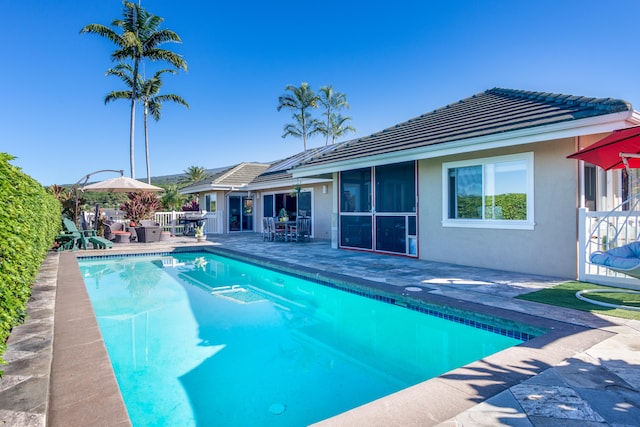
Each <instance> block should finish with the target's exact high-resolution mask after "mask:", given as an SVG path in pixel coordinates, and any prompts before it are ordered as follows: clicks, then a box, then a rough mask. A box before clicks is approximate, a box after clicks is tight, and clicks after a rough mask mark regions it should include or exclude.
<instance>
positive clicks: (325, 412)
mask: <svg viewBox="0 0 640 427" xmlns="http://www.w3.org/2000/svg"><path fill="white" fill-rule="evenodd" d="M80 266H81V270H82V273H83V275H84V277H85V283H86V285H87V289H88V291H89V294H90V297H91V300H92V304H93V305H94V310H95V312H96V316H97V317H98V322H99V324H100V328H101V331H102V334H103V337H104V339H105V343H106V345H107V349H108V352H109V356H110V359H111V362H112V365H113V367H114V371H115V373H116V376H117V378H118V382H119V385H120V388H121V391H122V394H123V397H124V400H125V403H126V404H127V408H128V411H129V414H130V417H131V420H132V422H133V424H134V425H171V426H174V425H185V426H186V425H198V424H200V425H202V424H206V423H213V424H215V425H248V424H250V425H306V424H309V423H312V422H315V421H319V420H321V419H324V418H327V417H330V416H332V415H335V414H338V413H340V412H343V411H345V410H348V409H351V408H353V407H356V406H359V405H361V404H363V403H366V402H369V401H371V400H374V399H377V398H379V397H382V396H385V395H388V394H390V393H393V392H395V391H398V390H400V389H402V388H405V387H407V386H409V385H412V384H416V383H417V382H421V381H424V380H426V379H428V378H431V377H434V376H437V375H439V374H441V373H443V372H446V371H448V370H451V369H453V368H455V367H458V366H462V365H464V364H467V363H469V362H471V361H473V360H477V359H479V358H482V357H484V356H486V355H489V354H492V353H495V352H497V351H500V350H502V349H504V348H507V347H510V346H513V345H516V344H518V343H520V342H521V340H519V339H515V338H513V337H509V336H503V335H498V334H495V333H491V332H488V331H485V330H481V329H478V328H474V327H470V326H467V325H463V324H461V323H456V322H450V321H447V320H444V319H441V318H438V317H435V316H426V315H424V314H422V313H419V312H417V311H415V310H408V309H406V308H403V307H399V306H397V305H393V304H388V303H384V302H380V301H377V300H376V299H375V295H371V298H362V296H359V295H355V294H352V293H348V292H342V291H340V290H337V289H334V288H331V287H327V286H322V285H318V284H316V283H312V282H308V281H305V280H301V279H300V278H296V277H292V276H288V275H285V274H283V273H279V272H274V271H271V270H266V269H262V268H258V267H256V266H253V265H248V264H245V263H241V262H238V261H234V260H229V259H226V258H222V257H218V256H214V255H211V254H207V253H182V254H172V255H163V256H147V257H124V258H112V259H93V260H81V261H80ZM382 299H384V298H382ZM476 326H479V327H484V326H487V325H476ZM485 329H487V328H485ZM436 347H438V348H440V349H441V351H436Z"/></svg>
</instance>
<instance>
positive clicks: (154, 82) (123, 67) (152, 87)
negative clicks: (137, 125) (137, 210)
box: [104, 63, 189, 184]
mask: <svg viewBox="0 0 640 427" xmlns="http://www.w3.org/2000/svg"><path fill="white" fill-rule="evenodd" d="M164 73H172V74H176V71H175V70H170V69H164V70H159V71H156V72H155V73H154V75H153V77H151V78H150V79H147V80H144V79H143V78H142V76H140V75H138V87H139V88H140V90H139V92H138V99H137V100H138V101H140V102H141V103H142V104H143V106H144V148H145V158H146V163H147V184H151V169H150V165H149V120H148V117H149V113H151V115H152V116H153V118H154V119H155V120H156V121H158V120H160V117H161V110H162V103H163V102H165V101H173V102H175V103H178V104H182V105H184V106H185V107H187V108H189V104H187V101H185V100H184V99H183V98H182V97H181V96H179V95H175V94H165V95H158V93H159V92H160V88H161V87H162V79H161V76H162V74H164ZM106 75H107V76H117V77H120V79H121V80H122V81H123V82H124V83H125V84H126V85H127V86H128V87H129V90H120V91H113V92H109V93H108V94H107V96H105V98H104V103H105V104H107V103H109V102H111V101H115V100H117V99H131V97H132V96H133V68H132V67H131V66H130V65H129V64H122V63H120V64H118V65H116V66H115V67H113V68H110V69H108V70H107V72H106Z"/></svg>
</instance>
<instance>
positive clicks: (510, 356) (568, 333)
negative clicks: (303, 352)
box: [0, 246, 615, 426]
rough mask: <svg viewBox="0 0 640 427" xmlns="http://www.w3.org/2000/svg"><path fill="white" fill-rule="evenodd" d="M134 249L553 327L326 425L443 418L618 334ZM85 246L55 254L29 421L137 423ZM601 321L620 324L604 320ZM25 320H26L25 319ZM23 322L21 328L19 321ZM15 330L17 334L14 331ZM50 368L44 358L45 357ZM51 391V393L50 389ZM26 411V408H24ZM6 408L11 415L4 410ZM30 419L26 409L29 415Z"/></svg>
mask: <svg viewBox="0 0 640 427" xmlns="http://www.w3.org/2000/svg"><path fill="white" fill-rule="evenodd" d="M140 249H142V248H136V253H140V254H153V253H158V252H184V251H193V250H196V249H202V250H206V251H209V252H212V253H218V254H220V255H226V256H229V255H231V257H234V256H235V257H240V258H243V257H244V258H251V259H254V260H255V259H258V260H259V261H260V262H261V263H262V262H264V263H265V264H268V265H272V266H273V267H277V268H279V269H284V270H287V269H292V270H295V271H298V272H300V271H303V272H305V274H312V275H313V274H315V275H316V276H318V277H320V276H322V277H326V278H327V279H332V278H333V279H336V280H345V281H347V282H350V283H354V284H356V285H357V286H364V287H367V288H372V289H376V290H377V291H379V292H383V293H385V294H390V295H397V296H398V298H409V299H412V300H413V299H418V300H420V299H425V300H428V302H429V303H436V304H445V303H446V304H445V305H447V306H455V307H459V308H461V309H465V310H469V311H473V312H478V313H485V314H487V315H489V316H492V317H494V316H496V317H500V318H503V319H511V320H514V321H516V322H518V323H521V322H523V319H526V320H524V323H527V324H531V325H533V326H539V327H543V328H545V329H548V330H549V332H548V333H547V334H545V335H543V336H541V337H537V338H534V339H532V340H530V341H528V342H526V343H523V344H521V345H519V346H517V347H513V348H510V349H507V350H504V351H502V352H499V353H496V354H494V355H492V356H489V357H487V358H485V359H482V360H480V361H477V362H474V363H471V364H469V365H466V366H464V367H462V368H458V369H456V370H453V371H450V372H448V373H446V374H444V375H441V376H440V377H437V378H434V379H432V380H428V381H425V382H423V383H420V384H417V385H415V386H412V387H409V388H407V389H404V390H401V391H399V392H397V393H394V394H392V395H390V396H387V397H384V398H382V399H378V400H376V401H374V402H370V403H368V404H365V405H363V406H360V407H358V408H354V409H352V410H350V411H347V412H345V413H343V414H340V415H337V416H335V417H332V418H329V419H327V420H323V421H321V422H319V423H317V425H320V426H342V425H345V426H346V425H354V424H359V425H363V424H364V425H372V426H383V425H384V426H387V425H421V426H424V425H437V424H439V423H442V422H445V421H446V420H449V419H451V418H452V417H454V416H456V415H457V414H459V413H461V412H463V411H465V410H467V409H469V408H471V407H472V406H475V405H476V404H478V403H480V402H483V401H485V400H487V399H488V398H490V397H492V396H494V395H496V394H498V393H499V392H501V391H503V390H505V389H507V388H509V387H510V386H512V385H515V384H518V383H520V382H521V381H523V380H525V379H526V378H529V377H531V376H534V375H537V374H539V373H541V372H542V371H544V370H545V369H547V368H548V367H551V366H553V365H556V364H558V363H560V362H562V361H563V360H565V359H566V358H568V357H571V356H573V355H575V354H576V353H579V352H582V351H584V350H586V349H588V348H590V347H591V346H593V345H595V344H597V343H599V342H602V341H604V340H606V339H607V338H609V337H611V336H612V335H615V334H614V333H613V332H608V331H605V330H602V329H598V327H599V326H595V327H588V326H581V325H576V324H572V323H570V322H559V321H556V320H551V319H548V318H542V317H539V316H531V315H528V314H524V313H521V312H516V311H512V310H505V309H498V308H495V307H489V306H486V305H482V304H476V303H471V302H469V301H465V300H458V299H452V298H450V297H445V296H441V295H435V294H432V293H428V292H421V293H420V295H419V296H418V295H403V292H402V291H403V288H402V287H396V286H392V285H389V284H385V283H378V282H372V281H369V280H365V279H358V278H354V277H350V276H343V275H340V274H336V273H332V272H326V271H318V270H314V269H311V268H308V267H305V266H301V265H296V264H292V263H288V262H286V261H280V260H274V259H270V258H269V259H267V258H262V257H258V256H253V255H251V256H249V255H247V254H246V253H243V252H239V251H234V250H232V249H227V248H219V247H213V246H202V247H187V248H185V247H171V248H167V249H168V250H152V249H149V250H145V249H143V250H140ZM91 254H92V255H107V254H108V255H130V254H131V252H129V251H126V250H122V251H120V250H109V251H97V250H96V251H91ZM83 255H86V253H78V252H75V253H73V252H66V253H60V254H58V253H52V254H50V255H49V256H48V258H50V257H51V258H53V259H55V258H57V257H58V256H59V258H58V262H57V263H56V265H55V268H56V270H57V271H56V284H55V289H56V290H55V293H56V297H55V299H56V304H55V326H54V328H53V335H54V336H53V339H52V340H51V341H52V344H53V345H52V347H53V350H52V353H51V354H52V358H50V359H49V360H50V362H51V365H50V384H49V385H48V386H47V387H48V391H49V398H48V400H47V401H45V402H42V404H41V405H38V406H37V408H36V409H34V410H32V411H31V412H34V413H36V415H38V416H37V417H36V418H34V419H32V421H31V422H30V423H29V424H25V425H30V426H31V425H34V426H35V425H51V426H57V425H59V426H63V425H64V426H67V425H104V426H127V425H131V423H130V421H129V419H128V415H127V412H126V407H125V406H124V402H123V400H122V397H121V395H120V391H119V388H118V385H117V381H116V379H115V375H114V374H113V370H112V368H111V364H110V361H109V358H108V355H107V352H106V348H105V346H104V342H103V341H102V336H101V334H100V331H99V329H98V327H97V321H96V319H95V315H94V313H93V309H92V308H91V303H90V301H89V298H88V295H87V292H86V288H85V286H84V281H83V278H82V276H81V274H80V270H79V266H78V263H77V257H78V256H83ZM601 323H602V327H606V326H607V325H614V324H613V323H609V322H607V321H606V320H603V321H602V322H601ZM20 327H21V326H20ZM20 327H17V328H20ZM12 336H13V334H12ZM45 368H46V363H45ZM45 395H46V393H45ZM25 413H27V415H28V411H27V412H25ZM0 415H2V416H4V415H5V414H4V413H2V412H1V411H0ZM24 419H29V418H28V416H27V418H24Z"/></svg>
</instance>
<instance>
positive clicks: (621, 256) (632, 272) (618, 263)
mask: <svg viewBox="0 0 640 427" xmlns="http://www.w3.org/2000/svg"><path fill="white" fill-rule="evenodd" d="M589 261H591V264H595V265H599V266H601V267H605V268H608V269H609V270H613V271H616V272H618V273H623V274H626V275H627V276H631V277H634V278H636V279H640V242H632V243H629V244H627V245H624V246H620V247H618V248H614V249H610V250H608V251H606V252H600V251H599V252H594V253H592V254H591V256H590V257H589Z"/></svg>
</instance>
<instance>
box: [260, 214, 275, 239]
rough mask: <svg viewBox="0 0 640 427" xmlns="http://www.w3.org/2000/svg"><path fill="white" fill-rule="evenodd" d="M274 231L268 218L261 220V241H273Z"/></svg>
mask: <svg viewBox="0 0 640 427" xmlns="http://www.w3.org/2000/svg"><path fill="white" fill-rule="evenodd" d="M274 234H275V230H274V229H272V228H271V225H270V224H269V219H268V218H262V240H263V241H264V240H266V241H269V242H272V241H273V240H274V237H275V236H274Z"/></svg>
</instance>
